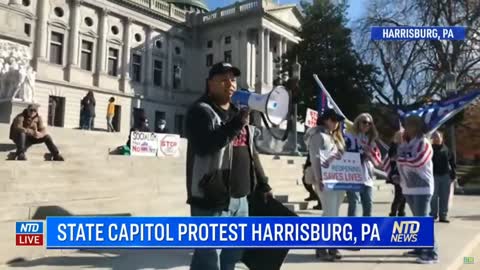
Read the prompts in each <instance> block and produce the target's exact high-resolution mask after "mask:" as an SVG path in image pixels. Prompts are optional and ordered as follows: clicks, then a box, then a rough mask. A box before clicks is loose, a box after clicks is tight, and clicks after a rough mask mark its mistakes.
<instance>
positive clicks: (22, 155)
mask: <svg viewBox="0 0 480 270" xmlns="http://www.w3.org/2000/svg"><path fill="white" fill-rule="evenodd" d="M17 160H27V156H25V153H21V154H18V155H17Z"/></svg>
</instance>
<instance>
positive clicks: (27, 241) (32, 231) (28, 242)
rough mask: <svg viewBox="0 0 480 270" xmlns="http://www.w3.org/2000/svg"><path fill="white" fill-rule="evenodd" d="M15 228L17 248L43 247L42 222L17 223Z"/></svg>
mask: <svg viewBox="0 0 480 270" xmlns="http://www.w3.org/2000/svg"><path fill="white" fill-rule="evenodd" d="M15 226H16V228H15V244H16V245H17V246H43V222H37V221H35V222H33V221H25V222H24V221H17V222H16V225H15Z"/></svg>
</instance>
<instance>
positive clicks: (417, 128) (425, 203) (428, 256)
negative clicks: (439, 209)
mask: <svg viewBox="0 0 480 270" xmlns="http://www.w3.org/2000/svg"><path fill="white" fill-rule="evenodd" d="M425 133H426V127H425V122H424V121H423V119H422V118H420V117H418V116H410V117H407V119H405V133H404V138H403V141H402V143H401V144H400V145H399V146H398V150H397V157H396V158H395V159H396V161H397V168H398V172H399V174H400V186H401V187H402V192H403V195H404V196H405V199H406V201H407V204H408V206H409V207H410V210H411V211H412V213H413V215H414V216H419V217H428V216H429V212H430V201H431V199H432V195H433V190H434V177H433V161H432V156H433V149H432V145H431V143H430V141H429V140H428V139H427V137H426V136H425ZM405 255H406V256H416V257H417V262H418V263H422V264H432V263H437V262H438V253H437V246H436V245H435V247H434V248H433V249H417V250H413V251H409V252H407V253H405Z"/></svg>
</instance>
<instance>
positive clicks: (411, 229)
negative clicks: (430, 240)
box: [391, 221, 420, 243]
mask: <svg viewBox="0 0 480 270" xmlns="http://www.w3.org/2000/svg"><path fill="white" fill-rule="evenodd" d="M419 231H420V222H418V221H395V223H393V232H392V240H391V241H392V242H395V243H412V242H413V243H414V242H417V237H418V232H419Z"/></svg>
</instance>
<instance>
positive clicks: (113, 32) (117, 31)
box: [110, 25, 120, 35]
mask: <svg viewBox="0 0 480 270" xmlns="http://www.w3.org/2000/svg"><path fill="white" fill-rule="evenodd" d="M110 30H112V34H114V35H118V33H119V32H120V30H118V27H117V26H115V25H114V26H112V28H111V29H110Z"/></svg>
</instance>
